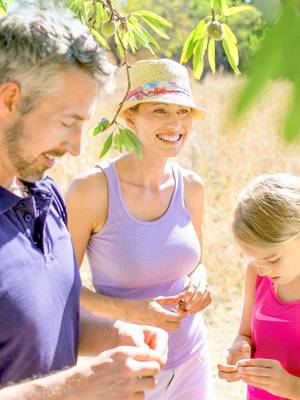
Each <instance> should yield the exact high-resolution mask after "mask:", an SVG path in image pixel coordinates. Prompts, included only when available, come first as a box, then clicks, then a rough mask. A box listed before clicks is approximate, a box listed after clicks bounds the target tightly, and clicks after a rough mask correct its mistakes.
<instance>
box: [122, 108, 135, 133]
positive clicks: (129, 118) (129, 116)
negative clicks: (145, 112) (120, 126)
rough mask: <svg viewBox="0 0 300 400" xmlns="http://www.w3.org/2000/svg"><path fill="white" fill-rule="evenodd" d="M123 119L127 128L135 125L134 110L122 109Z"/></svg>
mask: <svg viewBox="0 0 300 400" xmlns="http://www.w3.org/2000/svg"><path fill="white" fill-rule="evenodd" d="M124 119H125V121H126V124H127V125H128V127H129V128H131V129H133V128H134V127H135V121H134V111H132V110H130V109H128V110H125V111H124Z"/></svg>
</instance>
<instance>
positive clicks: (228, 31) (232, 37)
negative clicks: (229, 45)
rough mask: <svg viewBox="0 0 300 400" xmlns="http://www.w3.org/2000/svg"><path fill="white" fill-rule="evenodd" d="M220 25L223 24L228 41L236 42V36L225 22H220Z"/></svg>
mask: <svg viewBox="0 0 300 400" xmlns="http://www.w3.org/2000/svg"><path fill="white" fill-rule="evenodd" d="M222 26H223V32H224V36H225V37H226V38H227V39H228V41H230V42H233V43H235V44H236V43H237V38H236V36H235V34H234V33H233V32H232V30H231V29H230V28H229V26H228V25H227V24H222Z"/></svg>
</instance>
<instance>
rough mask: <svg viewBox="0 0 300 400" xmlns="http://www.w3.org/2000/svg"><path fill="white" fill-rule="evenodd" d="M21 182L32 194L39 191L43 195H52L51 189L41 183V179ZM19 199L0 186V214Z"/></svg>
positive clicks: (19, 199) (47, 196)
mask: <svg viewBox="0 0 300 400" xmlns="http://www.w3.org/2000/svg"><path fill="white" fill-rule="evenodd" d="M22 182H23V183H24V185H26V186H27V187H28V189H29V191H30V192H31V193H32V194H33V195H34V194H38V193H40V194H43V195H44V196H43V197H46V198H51V197H52V193H51V191H50V190H49V189H48V188H46V187H45V185H43V183H42V182H43V180H41V181H36V182H26V181H23V180H22ZM21 200H22V198H21V197H19V196H17V195H16V194H14V193H12V192H10V191H9V190H7V189H5V188H4V187H2V186H0V215H1V214H4V213H5V212H6V211H7V210H9V209H10V208H12V207H14V206H15V205H16V204H17V203H18V202H19V201H21Z"/></svg>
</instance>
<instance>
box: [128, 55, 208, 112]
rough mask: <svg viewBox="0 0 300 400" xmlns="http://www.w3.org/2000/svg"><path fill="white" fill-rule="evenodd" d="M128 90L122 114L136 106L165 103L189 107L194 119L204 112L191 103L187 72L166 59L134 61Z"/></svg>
mask: <svg viewBox="0 0 300 400" xmlns="http://www.w3.org/2000/svg"><path fill="white" fill-rule="evenodd" d="M130 81H131V88H130V91H129V93H128V95H127V97H126V100H125V102H124V104H123V106H122V108H121V111H120V115H121V116H123V114H124V111H125V110H127V109H128V108H131V107H134V106H136V105H137V104H139V103H150V102H155V103H156V102H158V103H169V104H178V105H181V106H186V107H190V108H192V109H193V111H194V116H195V117H196V118H204V117H205V116H206V114H207V111H206V110H205V109H204V108H202V107H199V106H198V105H196V104H195V103H194V100H193V95H192V91H191V87H190V80H189V75H188V71H187V69H186V68H185V67H184V66H183V65H181V64H179V63H178V62H176V61H173V60H170V59H166V58H163V59H154V60H142V61H137V62H136V63H134V64H133V65H132V68H131V69H130Z"/></svg>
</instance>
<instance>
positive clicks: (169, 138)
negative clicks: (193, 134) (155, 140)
mask: <svg viewBox="0 0 300 400" xmlns="http://www.w3.org/2000/svg"><path fill="white" fill-rule="evenodd" d="M158 137H159V139H161V140H165V141H167V142H177V141H178V140H179V139H180V137H181V135H179V134H178V135H158Z"/></svg>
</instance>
